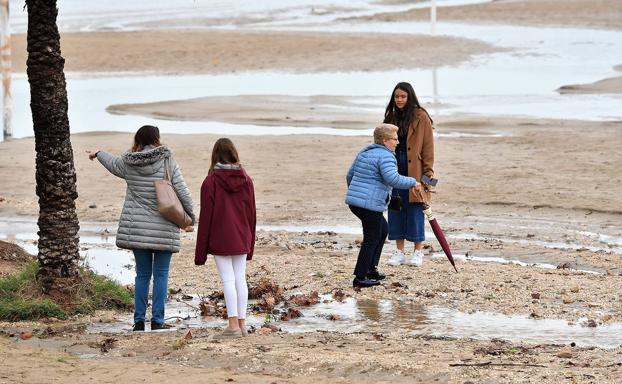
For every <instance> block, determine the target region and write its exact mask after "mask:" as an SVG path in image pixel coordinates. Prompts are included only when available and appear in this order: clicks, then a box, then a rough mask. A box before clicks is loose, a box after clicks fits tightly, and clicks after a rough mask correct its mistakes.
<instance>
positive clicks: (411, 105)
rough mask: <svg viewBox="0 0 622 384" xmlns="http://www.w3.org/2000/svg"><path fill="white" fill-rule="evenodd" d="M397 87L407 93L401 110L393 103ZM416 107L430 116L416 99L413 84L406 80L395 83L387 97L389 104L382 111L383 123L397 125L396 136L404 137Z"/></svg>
mask: <svg viewBox="0 0 622 384" xmlns="http://www.w3.org/2000/svg"><path fill="white" fill-rule="evenodd" d="M398 89H399V90H401V91H404V92H406V93H407V94H408V97H407V98H406V105H405V106H404V108H403V109H401V110H400V109H399V108H398V107H397V106H396V105H395V91H397V90H398ZM416 108H421V109H423V110H424V111H425V113H426V114H427V115H428V118H430V114H429V113H428V111H426V110H425V108H423V107H422V106H421V104H419V99H417V94H416V93H415V89H414V88H413V86H412V85H410V83H407V82H401V83H397V85H396V86H395V88H393V92H391V98H390V99H389V104H387V109H386V110H385V111H384V123H387V124H393V125H397V127H398V128H399V131H398V133H397V134H398V136H400V137H406V135H407V133H408V128H409V127H410V123H411V122H412V121H413V119H414V116H415V109H416ZM430 121H432V118H430Z"/></svg>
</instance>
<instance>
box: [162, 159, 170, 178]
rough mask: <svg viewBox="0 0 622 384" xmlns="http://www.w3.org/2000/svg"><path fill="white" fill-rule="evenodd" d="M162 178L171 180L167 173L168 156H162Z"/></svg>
mask: <svg viewBox="0 0 622 384" xmlns="http://www.w3.org/2000/svg"><path fill="white" fill-rule="evenodd" d="M164 180H168V181H171V175H170V174H169V173H168V157H166V158H164Z"/></svg>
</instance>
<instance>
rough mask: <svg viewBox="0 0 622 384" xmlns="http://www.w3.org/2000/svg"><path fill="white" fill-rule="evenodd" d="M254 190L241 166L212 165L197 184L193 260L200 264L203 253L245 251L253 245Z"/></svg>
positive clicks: (220, 254) (246, 252)
mask: <svg viewBox="0 0 622 384" xmlns="http://www.w3.org/2000/svg"><path fill="white" fill-rule="evenodd" d="M255 224H256V212H255V191H254V188H253V181H252V180H251V178H250V177H249V176H248V175H247V174H246V172H245V171H244V169H242V168H239V169H221V168H214V170H213V171H212V173H211V174H209V175H208V176H207V177H206V178H205V180H204V181H203V185H202V186H201V215H200V217H199V229H198V231H197V245H196V249H195V253H194V263H195V264H196V265H203V264H205V261H206V260H207V254H208V253H209V254H212V255H218V256H236V255H244V254H245V255H247V256H246V260H250V259H251V258H252V257H253V251H254V249H255Z"/></svg>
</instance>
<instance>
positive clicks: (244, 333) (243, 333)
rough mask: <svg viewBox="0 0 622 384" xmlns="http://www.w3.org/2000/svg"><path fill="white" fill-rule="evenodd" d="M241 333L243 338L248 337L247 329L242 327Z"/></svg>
mask: <svg viewBox="0 0 622 384" xmlns="http://www.w3.org/2000/svg"><path fill="white" fill-rule="evenodd" d="M240 331H241V332H242V336H248V331H247V330H246V327H240Z"/></svg>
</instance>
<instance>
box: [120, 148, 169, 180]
mask: <svg viewBox="0 0 622 384" xmlns="http://www.w3.org/2000/svg"><path fill="white" fill-rule="evenodd" d="M172 155H173V152H172V151H171V150H170V149H169V148H168V147H167V146H166V145H161V146H159V147H154V146H151V145H147V146H146V147H145V148H143V150H142V151H139V152H132V151H131V150H130V151H127V152H125V153H124V154H123V156H122V159H123V162H124V163H125V164H127V165H131V166H133V167H135V168H136V169H138V170H139V172H140V173H141V174H145V175H151V174H154V173H156V172H158V171H159V170H160V169H161V168H162V163H163V161H164V159H167V158H170V157H171V156H172Z"/></svg>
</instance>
